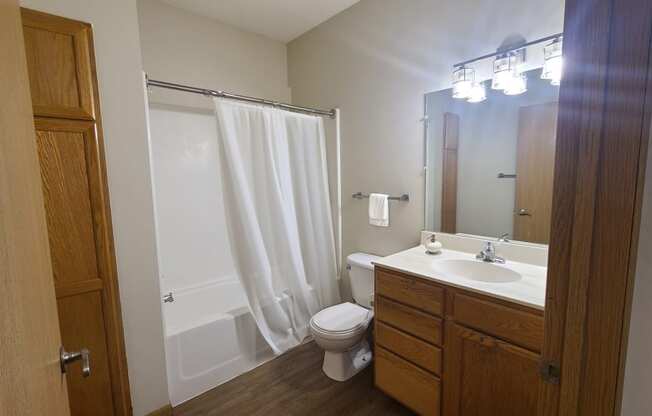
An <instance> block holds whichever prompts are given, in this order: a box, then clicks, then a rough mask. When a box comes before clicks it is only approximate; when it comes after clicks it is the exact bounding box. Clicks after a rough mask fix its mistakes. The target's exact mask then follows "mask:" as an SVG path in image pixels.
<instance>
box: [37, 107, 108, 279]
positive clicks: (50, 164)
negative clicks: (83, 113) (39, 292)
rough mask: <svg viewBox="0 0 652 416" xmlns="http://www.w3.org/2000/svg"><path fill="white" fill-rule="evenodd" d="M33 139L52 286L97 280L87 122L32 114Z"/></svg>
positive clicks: (90, 143) (91, 139)
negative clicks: (41, 187) (53, 283)
mask: <svg viewBox="0 0 652 416" xmlns="http://www.w3.org/2000/svg"><path fill="white" fill-rule="evenodd" d="M35 125H36V141H37V144H38V152H39V159H40V161H41V175H42V178H43V193H44V196H45V208H46V213H47V220H48V230H49V237H50V251H51V254H52V266H53V271H54V280H55V283H56V286H57V289H60V288H61V289H63V290H65V289H66V286H67V285H69V284H71V283H76V282H83V281H87V280H92V279H97V278H99V276H98V270H97V256H96V253H95V241H94V240H95V232H94V229H93V215H92V214H93V211H92V208H91V199H90V195H91V190H90V187H89V184H90V180H89V179H90V178H89V176H90V175H96V174H97V172H93V171H90V172H89V169H88V166H89V162H88V157H87V155H91V157H92V155H93V153H94V150H96V149H93V148H94V143H95V140H94V131H93V126H94V123H92V122H80V121H58V120H53V119H36V120H35Z"/></svg>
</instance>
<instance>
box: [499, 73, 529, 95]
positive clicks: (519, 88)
mask: <svg viewBox="0 0 652 416" xmlns="http://www.w3.org/2000/svg"><path fill="white" fill-rule="evenodd" d="M525 91H527V78H525V75H519V76H516V77H514V78H512V80H511V81H510V82H509V84H508V85H507V86H506V87H505V89H504V90H503V92H504V93H505V95H519V94H523V93H524V92H525Z"/></svg>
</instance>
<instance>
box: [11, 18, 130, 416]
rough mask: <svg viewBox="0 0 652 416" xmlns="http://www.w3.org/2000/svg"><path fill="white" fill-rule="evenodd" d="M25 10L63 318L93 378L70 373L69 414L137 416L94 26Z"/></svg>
mask: <svg viewBox="0 0 652 416" xmlns="http://www.w3.org/2000/svg"><path fill="white" fill-rule="evenodd" d="M22 15H23V22H24V25H25V31H26V32H27V33H29V35H28V36H27V37H26V40H25V47H26V49H27V54H28V56H29V59H28V60H27V63H28V66H29V67H30V80H31V88H32V90H31V91H32V97H33V100H34V103H35V105H34V113H35V115H36V117H35V118H34V125H35V126H36V134H35V139H34V141H35V143H36V145H37V148H38V156H39V162H40V170H41V178H42V182H43V196H44V205H45V210H46V219H47V227H48V240H49V245H50V251H51V252H52V269H53V280H54V283H55V290H56V299H57V303H58V306H59V326H60V328H61V335H62V338H63V345H64V346H65V348H66V349H67V350H68V351H78V350H80V349H81V348H88V349H89V350H90V364H91V374H90V376H89V377H86V378H84V377H82V375H81V369H80V368H79V364H71V365H70V371H69V372H68V377H67V379H68V392H69V399H70V407H71V410H72V415H73V416H79V415H94V416H95V415H99V416H102V415H107V416H108V415H130V414H131V400H130V397H129V384H128V377H127V367H126V357H125V350H124V339H123V333H122V320H121V314H120V303H119V299H118V283H117V275H116V265H115V255H114V251H113V234H112V230H111V215H110V209H109V204H108V193H107V185H106V167H105V164H104V148H103V144H102V126H101V117H100V111H99V107H98V106H97V102H98V101H97V97H98V96H99V94H98V91H97V80H96V78H95V73H94V71H93V70H92V69H93V68H95V64H94V60H93V54H92V32H91V27H90V25H88V24H86V23H83V22H77V21H74V20H70V19H65V18H61V17H57V16H52V15H48V14H45V13H40V12H36V11H31V10H26V9H23V13H22ZM44 116H46V117H44Z"/></svg>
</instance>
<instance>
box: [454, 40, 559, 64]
mask: <svg viewBox="0 0 652 416" xmlns="http://www.w3.org/2000/svg"><path fill="white" fill-rule="evenodd" d="M563 36H564V32H561V33H555V34H554V35H550V36H546V37H543V38H540V39H536V40H533V41H531V42H526V43H523V44H520V45H515V46H513V47H509V48H506V49H503V50H499V51H496V52H492V53H488V54H486V55H482V56H478V57H477V58H473V59H469V60H468V61H463V62H458V63H456V64H455V65H453V67H454V68H457V67H460V66H464V65H468V64H472V63H473V62H477V61H481V60H483V59H487V58H491V57H493V56H498V55H503V54H506V53H510V52H513V51H517V50H519V49H523V48H527V47H528V46H532V45H536V44H537V43H541V42H545V41H547V40H553V39H557V38H560V37H563Z"/></svg>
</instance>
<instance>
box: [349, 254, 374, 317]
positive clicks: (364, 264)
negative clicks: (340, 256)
mask: <svg viewBox="0 0 652 416" xmlns="http://www.w3.org/2000/svg"><path fill="white" fill-rule="evenodd" d="M378 259H380V257H379V256H374V255H373V254H367V253H353V254H351V255H349V256H348V257H347V258H346V263H347V268H348V269H349V279H350V281H351V294H352V295H353V299H354V300H355V303H357V304H358V305H360V306H362V307H365V308H368V309H371V301H372V300H373V296H374V265H373V264H372V262H373V261H376V260H378Z"/></svg>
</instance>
